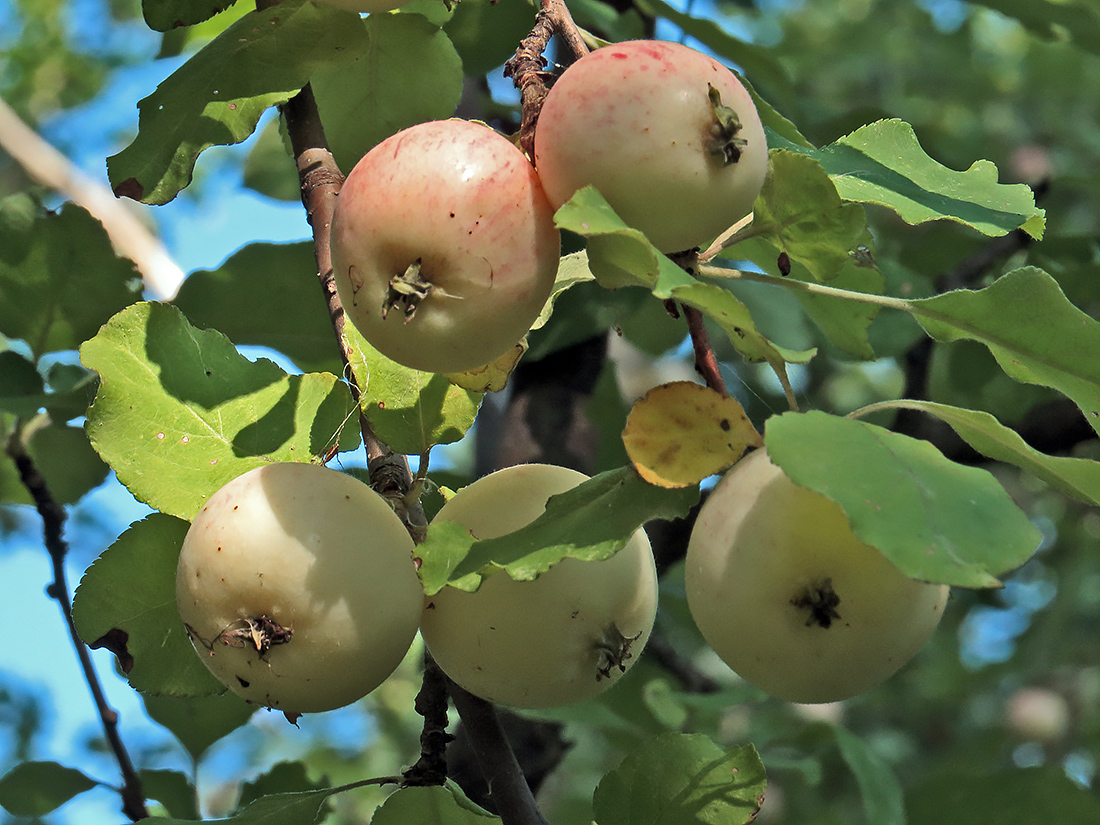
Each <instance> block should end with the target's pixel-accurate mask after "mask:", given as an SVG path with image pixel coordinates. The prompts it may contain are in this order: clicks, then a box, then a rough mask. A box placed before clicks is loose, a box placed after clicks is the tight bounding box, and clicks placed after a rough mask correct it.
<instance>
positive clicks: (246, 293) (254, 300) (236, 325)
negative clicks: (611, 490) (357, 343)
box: [172, 241, 342, 373]
mask: <svg viewBox="0 0 1100 825" xmlns="http://www.w3.org/2000/svg"><path fill="white" fill-rule="evenodd" d="M172 303H174V304H175V305H176V306H178V307H179V308H180V310H181V311H182V312H183V314H184V315H186V316H187V318H188V320H190V321H191V323H192V324H194V325H195V326H198V327H205V328H208V329H216V330H218V331H219V332H222V333H224V334H225V335H226V336H228V337H229V339H230V340H231V341H233V343H235V344H237V345H238V346H241V345H256V346H261V347H270V348H271V349H274V350H278V351H279V352H281V353H283V355H286V356H287V357H288V358H290V359H291V360H292V361H293V362H294V363H295V364H297V365H298V366H299V367H300V368H302V369H305V370H313V369H325V370H328V371H330V372H336V373H339V372H340V370H341V369H342V365H341V362H340V348H339V345H338V343H337V341H336V335H335V333H334V332H333V331H332V322H331V321H330V320H329V316H328V306H327V304H326V302H325V296H324V292H323V291H322V289H321V285H320V282H319V281H318V279H317V259H316V258H315V257H314V251H313V242H312V241H302V242H300V243H290V244H272V243H253V244H249V245H248V246H245V247H243V248H242V249H239V250H237V251H236V252H234V253H233V254H232V255H231V256H230V257H229V258H228V259H226V261H225V262H224V263H223V264H222V265H221V266H219V267H218V268H217V269H215V270H212V271H208V270H198V271H196V272H192V273H191V274H190V275H188V276H187V280H186V281H184V282H183V286H181V287H180V291H179V294H178V295H177V296H176V297H175V298H174V299H173V301H172Z"/></svg>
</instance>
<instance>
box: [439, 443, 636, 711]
mask: <svg viewBox="0 0 1100 825" xmlns="http://www.w3.org/2000/svg"><path fill="white" fill-rule="evenodd" d="M585 480H587V476H585V475H584V474H583V473H579V472H577V471H576V470H570V469H567V468H565V467H556V466H552V465H548V464H522V465H519V466H515V467H508V468H505V469H503V470H498V471H497V472H495V473H491V474H489V475H487V476H485V477H483V478H481V479H478V480H477V481H475V482H474V483H473V484H471V485H470V486H468V487H464V488H463V489H462V490H460V491H459V492H458V493H457V494H456V495H455V496H454V498H452V499H451V500H450V501H448V502H447V503H446V504H445V505H444V506H443V508H442V509H441V510H440V511H439V513H438V514H437V515H436V517H435V518H434V519H433V524H434V523H437V522H441V521H453V522H458V523H459V524H461V525H463V526H464V527H466V528H467V529H468V530H469V531H470V533H471V534H472V535H473V536H474V537H476V538H478V539H490V538H497V537H499V536H503V535H506V534H508V533H512V532H514V531H516V530H518V529H520V528H522V527H525V526H526V525H527V524H529V523H530V522H532V521H534V520H535V519H536V518H538V516H540V515H542V513H543V511H544V510H545V507H546V502H547V500H548V499H549V498H550V497H551V496H553V495H557V494H559V493H564V492H566V491H567V490H571V489H572V488H574V487H576V486H577V485H578V484H580V483H582V482H583V481H585ZM429 531H430V528H429ZM656 611H657V573H656V568H655V565H654V561H653V553H652V551H651V549H650V545H649V540H648V539H647V538H646V535H645V532H644V531H643V530H641V529H639V530H638V531H637V532H636V533H634V535H633V536H632V537H631V538H630V540H629V541H628V543H627V544H626V546H625V547H623V548H622V549H621V550H619V552H618V553H616V554H615V555H614V556H611V557H610V558H608V559H605V560H603V561H581V560H579V559H575V558H566V559H563V560H562V561H560V562H558V563H557V564H555V565H554V566H553V567H551V568H550V569H549V570H548V571H547V572H545V573H543V574H542V575H540V576H539V577H538V578H536V579H533V580H531V581H515V580H513V579H512V578H511V577H510V576H509V575H508V573H507V572H506V571H505V570H497V571H496V572H494V573H493V574H492V575H490V576H488V577H487V578H485V580H484V581H482V583H481V586H480V587H479V588H478V589H477V591H475V592H472V593H468V592H465V591H462V590H459V589H457V588H455V587H452V586H447V587H444V588H443V589H442V590H441V591H439V592H438V593H436V594H435V595H433V596H429V597H428V598H427V601H426V604H425V609H424V617H423V619H422V621H421V627H420V632H421V635H422V636H423V638H424V643H425V644H426V645H427V646H428V649H429V650H430V651H431V653H432V655H433V657H434V658H435V660H436V662H437V663H438V664H439V666H440V667H441V668H442V669H443V672H444V673H446V674H447V675H448V676H450V677H451V678H452V679H453V680H454V681H455V682H457V683H458V684H459V685H461V686H462V687H463V688H465V689H466V690H468V691H469V692H470V693H473V694H474V695H476V696H480V697H481V698H483V699H487V700H489V701H491V702H496V703H499V704H502V705H507V706H509V707H515V708H546V707H555V706H558V705H567V704H571V703H574V702H579V701H582V700H584V699H591V698H593V697H595V696H597V695H599V694H600V693H603V692H604V691H605V690H607V689H608V688H609V687H611V685H613V684H615V683H616V682H617V680H618V679H620V678H621V677H622V675H623V674H624V673H626V672H627V670H628V669H629V668H630V667H631V666H632V665H633V664H634V663H635V662H636V661H637V659H638V656H639V655H640V654H641V652H642V648H643V647H645V644H646V641H647V640H648V638H649V634H650V631H651V630H652V628H653V622H654V619H655V617H656Z"/></svg>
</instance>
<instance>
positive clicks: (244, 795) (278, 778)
mask: <svg viewBox="0 0 1100 825" xmlns="http://www.w3.org/2000/svg"><path fill="white" fill-rule="evenodd" d="M327 785H328V777H327V776H322V777H321V778H320V779H317V780H313V779H310V778H309V775H308V774H307V772H306V765H305V763H304V762H278V763H276V764H274V765H272V766H271V767H270V768H268V769H267V770H266V771H264V773H262V774H260V775H259V776H257V777H256V778H255V779H253V780H251V781H249V782H244V783H242V785H241V795H240V799H238V800H237V807H238V808H243V807H245V806H246V805H248V804H250V803H251V802H253V801H255V800H257V799H262V798H263V797H264V796H268V795H270V794H274V793H280V792H285V791H316V790H321V789H323V788H325V787H326V786H327Z"/></svg>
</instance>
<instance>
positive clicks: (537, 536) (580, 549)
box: [417, 467, 699, 595]
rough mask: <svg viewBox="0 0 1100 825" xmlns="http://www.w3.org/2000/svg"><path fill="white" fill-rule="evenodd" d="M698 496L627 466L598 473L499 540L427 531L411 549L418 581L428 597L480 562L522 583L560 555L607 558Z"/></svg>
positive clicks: (468, 585)
mask: <svg viewBox="0 0 1100 825" xmlns="http://www.w3.org/2000/svg"><path fill="white" fill-rule="evenodd" d="M698 498H699V491H698V489H697V488H695V487H686V488H679V489H664V488H661V487H657V486H654V485H652V484H648V483H646V482H645V481H643V480H642V479H641V477H640V476H638V474H637V473H636V472H635V471H634V470H633V468H629V467H624V468H621V469H619V470H612V471H609V472H606V473H601V474H600V475H598V476H595V477H594V478H591V479H589V480H588V481H585V482H584V483H582V484H580V485H578V486H577V487H574V488H573V489H572V490H570V491H568V492H566V493H562V494H561V495H557V496H553V497H551V498H550V500H549V502H548V503H547V505H546V511H545V512H544V513H543V514H542V515H541V516H539V517H538V518H537V519H535V520H534V521H533V522H531V523H530V524H528V525H527V526H526V527H523V528H521V529H519V530H516V531H515V532H513V533H509V534H507V535H505V536H500V537H498V538H493V539H486V540H482V541H474V540H473V538H472V537H471V536H470V535H469V533H468V532H466V531H465V530H459V529H455V528H453V527H452V528H447V529H436V526H435V525H433V526H432V527H429V529H428V539H427V541H425V542H424V543H422V544H421V545H419V547H418V548H417V554H418V555H419V556H421V558H422V559H423V565H422V567H421V578H422V581H423V582H424V584H425V590H426V592H427V593H428V595H431V594H432V593H435V592H436V591H438V590H439V588H440V587H442V582H446V581H447V580H448V578H449V579H450V580H451V581H456V580H458V579H461V578H463V577H464V576H468V575H469V574H471V573H477V572H478V571H479V570H481V568H483V567H485V566H486V565H487V564H494V565H496V566H499V567H503V568H504V569H505V570H507V571H508V575H509V576H511V577H512V578H513V579H516V580H517V581H528V580H530V579H534V578H536V577H538V576H539V575H540V574H542V573H545V572H546V571H547V570H549V569H550V568H551V567H552V566H553V565H554V564H557V563H558V562H559V561H561V560H562V559H564V558H578V559H581V560H583V561H599V560H601V559H606V558H608V557H610V556H612V555H614V554H615V553H616V552H618V551H619V550H620V549H622V547H623V546H624V545H625V544H626V543H627V542H628V541H629V540H630V537H631V536H632V535H633V534H634V531H635V530H637V529H638V528H639V527H640V526H641V525H642V524H644V523H645V522H647V521H649V520H651V519H655V518H677V517H682V516H684V515H685V514H686V513H687V511H688V509H689V508H690V507H691V505H692V504H694V503H695V502H696V501H697V500H698ZM460 557H461V560H460V561H459V560H458V559H459V558H460ZM478 584H480V579H479V578H478V577H476V576H470V577H469V578H468V579H466V580H465V581H463V583H462V587H463V589H476V587H477V586H478ZM437 585H438V586H437Z"/></svg>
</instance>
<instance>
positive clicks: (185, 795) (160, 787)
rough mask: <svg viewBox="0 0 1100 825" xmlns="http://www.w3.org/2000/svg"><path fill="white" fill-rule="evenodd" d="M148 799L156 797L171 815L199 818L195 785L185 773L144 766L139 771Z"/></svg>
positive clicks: (142, 786)
mask: <svg viewBox="0 0 1100 825" xmlns="http://www.w3.org/2000/svg"><path fill="white" fill-rule="evenodd" d="M138 779H140V780H141V790H142V791H143V792H144V794H145V798H146V799H155V800H156V801H157V802H159V803H160V804H161V805H163V806H164V809H165V810H166V811H167V812H168V814H169V815H170V816H178V817H184V818H193V819H198V818H199V816H200V814H199V808H198V799H197V797H196V794H195V786H194V785H192V784H191V780H190V778H189V777H188V776H187V774H185V773H181V772H179V771H171V770H166V769H156V768H142V769H141V770H139V771H138Z"/></svg>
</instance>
